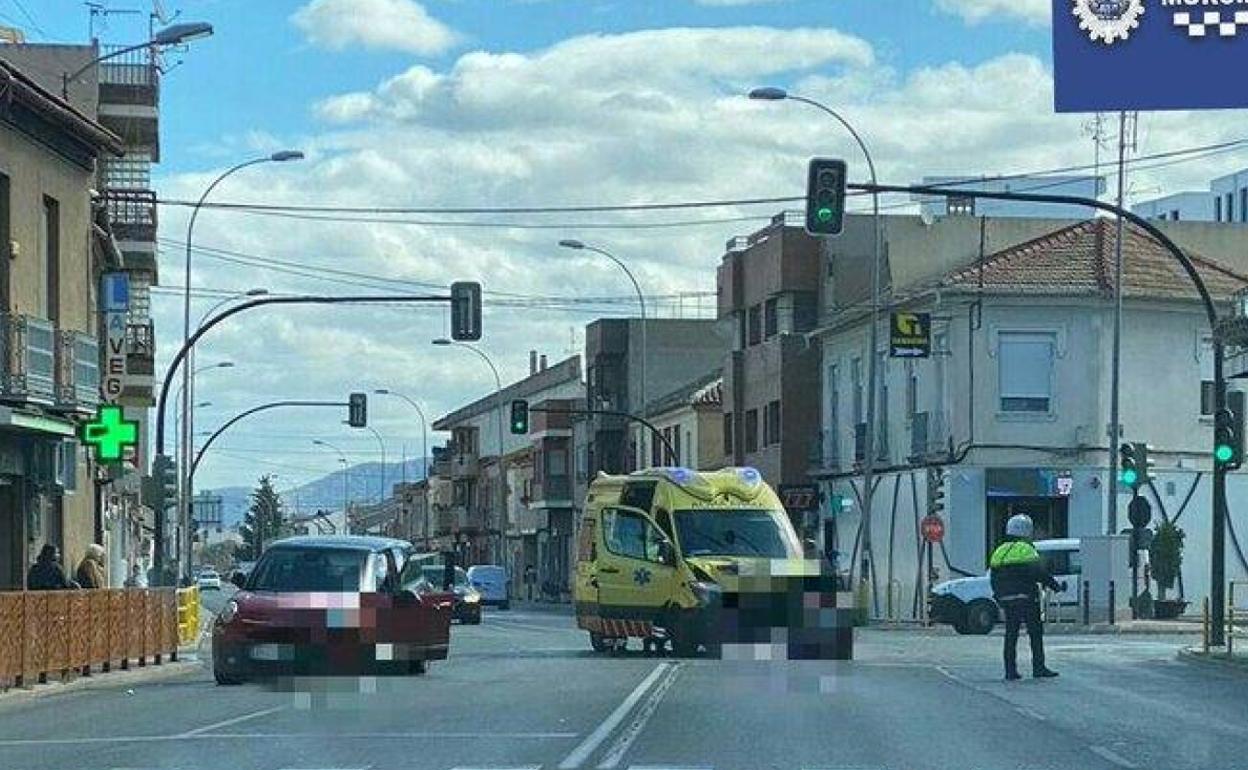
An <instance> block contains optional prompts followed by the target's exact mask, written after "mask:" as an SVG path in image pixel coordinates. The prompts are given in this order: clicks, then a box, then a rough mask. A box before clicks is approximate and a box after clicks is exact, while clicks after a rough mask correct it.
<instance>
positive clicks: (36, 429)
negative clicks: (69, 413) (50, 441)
mask: <svg viewBox="0 0 1248 770" xmlns="http://www.w3.org/2000/svg"><path fill="white" fill-rule="evenodd" d="M0 428H14V429H17V430H23V431H30V432H32V433H47V434H50V435H53V436H63V437H65V438H73V437H74V436H76V435H77V434H78V428H77V426H75V425H74V423H72V422H70V421H69V420H62V419H59V418H56V417H47V416H45V415H39V414H31V413H29V412H19V411H16V410H14V409H12V408H10V407H7V406H0Z"/></svg>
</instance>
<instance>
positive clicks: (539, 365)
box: [537, 356, 546, 372]
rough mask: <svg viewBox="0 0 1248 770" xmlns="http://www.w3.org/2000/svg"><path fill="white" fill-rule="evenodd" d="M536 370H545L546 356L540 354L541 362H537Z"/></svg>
mask: <svg viewBox="0 0 1248 770" xmlns="http://www.w3.org/2000/svg"><path fill="white" fill-rule="evenodd" d="M537 370H538V371H539V372H544V371H546V356H542V358H541V363H540V364H538V369H537Z"/></svg>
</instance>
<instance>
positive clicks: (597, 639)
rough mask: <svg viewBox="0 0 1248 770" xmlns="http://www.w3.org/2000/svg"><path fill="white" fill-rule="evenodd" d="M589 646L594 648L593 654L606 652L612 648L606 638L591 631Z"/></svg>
mask: <svg viewBox="0 0 1248 770" xmlns="http://www.w3.org/2000/svg"><path fill="white" fill-rule="evenodd" d="M589 646H590V647H593V648H594V652H606V651H607V650H610V649H612V648H613V647H614V645H612V644H611V642H610V641H608V640H607V637H605V636H603V635H602V634H595V633H594V632H593V631H590V632H589Z"/></svg>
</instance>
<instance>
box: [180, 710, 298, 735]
mask: <svg viewBox="0 0 1248 770" xmlns="http://www.w3.org/2000/svg"><path fill="white" fill-rule="evenodd" d="M283 708H284V707H283V706H274V707H273V708H268V709H262V710H260V711H253V712H251V713H250V714H243V715H242V716H237V717H234V718H233V719H223V720H222V721H220V722H213V723H212V724H210V725H204V726H203V727H197V728H195V729H194V730H187V731H186V732H184V733H181V734H180V735H179V736H178V737H180V738H194V737H195V736H196V735H202V734H203V733H210V732H212V731H213V730H220V729H221V728H222V727H230V726H231V725H236V724H238V723H240V722H246V721H248V720H251V719H258V718H260V717H263V716H268V715H269V714H275V713H277V712H278V711H281V710H282V709H283Z"/></svg>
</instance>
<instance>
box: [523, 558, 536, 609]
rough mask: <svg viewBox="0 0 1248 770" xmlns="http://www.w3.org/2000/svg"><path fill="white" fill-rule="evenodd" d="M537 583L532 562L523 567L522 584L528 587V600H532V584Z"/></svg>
mask: <svg viewBox="0 0 1248 770" xmlns="http://www.w3.org/2000/svg"><path fill="white" fill-rule="evenodd" d="M536 583H537V568H536V567H534V566H533V565H532V564H530V565H528V566H527V567H525V568H524V584H525V586H527V587H528V594H529V601H533V586H534V584H536Z"/></svg>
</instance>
